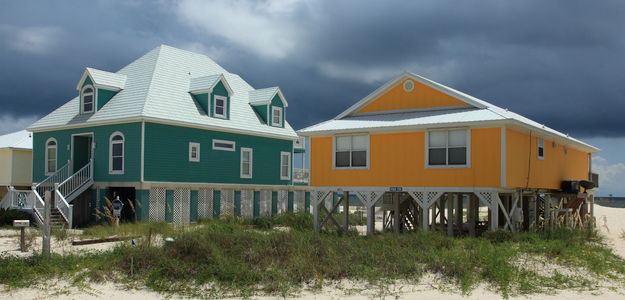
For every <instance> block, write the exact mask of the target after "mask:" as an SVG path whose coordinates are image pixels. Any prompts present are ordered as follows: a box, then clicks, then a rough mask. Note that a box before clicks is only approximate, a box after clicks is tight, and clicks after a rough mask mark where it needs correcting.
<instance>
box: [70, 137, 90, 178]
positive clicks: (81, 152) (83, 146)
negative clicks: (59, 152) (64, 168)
mask: <svg viewBox="0 0 625 300" xmlns="http://www.w3.org/2000/svg"><path fill="white" fill-rule="evenodd" d="M92 141H93V136H92V135H90V134H89V135H74V136H73V149H72V165H73V166H72V167H73V171H74V172H76V171H78V170H80V169H81V168H82V167H84V166H86V165H87V164H88V163H89V160H91V156H92V152H91V150H92V148H91V143H92Z"/></svg>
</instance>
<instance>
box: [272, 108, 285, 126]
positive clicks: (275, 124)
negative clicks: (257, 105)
mask: <svg viewBox="0 0 625 300" xmlns="http://www.w3.org/2000/svg"><path fill="white" fill-rule="evenodd" d="M276 111H278V112H280V120H279V122H278V123H276V122H274V118H273V116H274V114H275V113H276ZM282 123H283V122H282V107H279V106H272V107H271V126H275V127H282Z"/></svg>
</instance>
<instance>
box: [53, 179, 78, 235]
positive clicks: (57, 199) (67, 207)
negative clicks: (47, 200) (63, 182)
mask: <svg viewBox="0 0 625 300" xmlns="http://www.w3.org/2000/svg"><path fill="white" fill-rule="evenodd" d="M59 186H60V184H58V183H57V184H56V186H55V188H54V193H55V195H54V205H55V206H56V208H57V209H58V211H59V212H60V213H61V216H62V217H63V219H65V222H66V223H67V224H68V227H67V228H72V220H73V212H74V209H73V205H71V204H69V203H67V200H65V197H64V196H63V194H62V193H61V191H60V190H59Z"/></svg>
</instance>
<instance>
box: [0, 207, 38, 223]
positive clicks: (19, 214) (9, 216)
mask: <svg viewBox="0 0 625 300" xmlns="http://www.w3.org/2000/svg"><path fill="white" fill-rule="evenodd" d="M13 220H30V224H31V225H34V221H35V220H34V219H33V217H32V216H31V215H30V214H29V213H27V212H23V211H19V210H11V209H9V210H7V209H4V208H0V226H13Z"/></svg>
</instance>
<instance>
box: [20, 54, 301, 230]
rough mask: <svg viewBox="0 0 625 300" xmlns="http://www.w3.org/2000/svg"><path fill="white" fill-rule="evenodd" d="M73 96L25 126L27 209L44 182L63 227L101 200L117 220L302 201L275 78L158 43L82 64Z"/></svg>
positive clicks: (186, 217)
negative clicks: (29, 151)
mask: <svg viewBox="0 0 625 300" xmlns="http://www.w3.org/2000/svg"><path fill="white" fill-rule="evenodd" d="M76 77H77V79H78V78H79V80H78V83H77V86H76V89H77V96H76V97H75V98H74V99H72V100H70V101H69V102H67V103H65V104H64V105H62V106H61V107H59V108H58V109H56V110H54V111H53V112H51V113H50V114H49V115H47V116H45V117H43V118H41V119H40V120H38V121H37V122H36V123H34V124H33V125H31V126H30V127H29V128H28V130H29V131H32V132H33V181H34V182H35V184H33V192H32V194H33V195H31V198H33V199H30V198H29V199H30V200H32V201H29V202H33V204H32V206H33V212H34V214H35V215H36V216H37V215H40V212H41V202H40V200H41V198H42V197H43V196H44V193H45V192H46V191H50V192H51V194H52V195H53V198H54V204H55V206H54V209H53V214H56V215H58V218H59V219H61V220H62V221H64V222H66V223H68V225H70V226H74V227H75V226H82V225H84V224H88V223H91V222H94V221H96V220H95V217H94V216H95V215H96V213H97V211H98V210H99V211H102V210H103V207H104V205H106V200H105V199H109V200H112V199H113V198H115V197H117V196H119V197H120V199H121V200H122V201H123V202H124V204H125V205H124V207H123V210H122V220H126V221H134V220H136V221H142V220H156V221H166V222H173V223H186V222H194V221H196V220H198V219H199V218H213V217H219V216H220V215H225V214H231V215H239V216H243V217H253V216H258V215H271V214H276V213H280V212H282V211H298V210H306V209H307V207H308V204H309V194H308V192H307V191H308V187H307V186H306V184H304V185H302V182H298V181H297V180H294V172H295V173H297V174H301V173H302V172H305V170H299V169H294V167H293V160H294V158H295V156H296V155H303V154H302V152H304V150H303V149H304V147H303V146H302V145H303V143H302V141H301V140H298V136H297V134H296V133H295V131H294V130H293V128H291V126H290V125H289V123H288V122H287V116H288V106H289V105H288V102H287V99H286V98H285V97H284V95H283V94H282V92H281V90H280V88H278V87H271V88H263V89H255V88H253V87H252V86H250V85H249V84H248V83H247V82H245V80H243V79H242V78H241V77H239V76H238V75H236V74H232V73H229V72H228V71H226V70H225V69H223V68H222V67H221V66H219V65H218V64H216V63H215V62H214V61H213V60H211V59H210V58H209V57H207V56H205V55H201V54H197V53H193V52H189V51H185V50H181V49H176V48H173V47H169V46H159V47H157V48H155V49H153V50H152V51H150V52H148V53H147V54H145V55H143V56H142V57H140V58H138V59H137V60H135V61H133V62H132V63H130V64H129V65H127V66H125V67H124V68H122V69H121V70H119V71H117V72H115V73H112V72H107V71H102V70H97V69H92V68H86V69H85V71H84V72H83V73H82V74H77V76H76Z"/></svg>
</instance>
